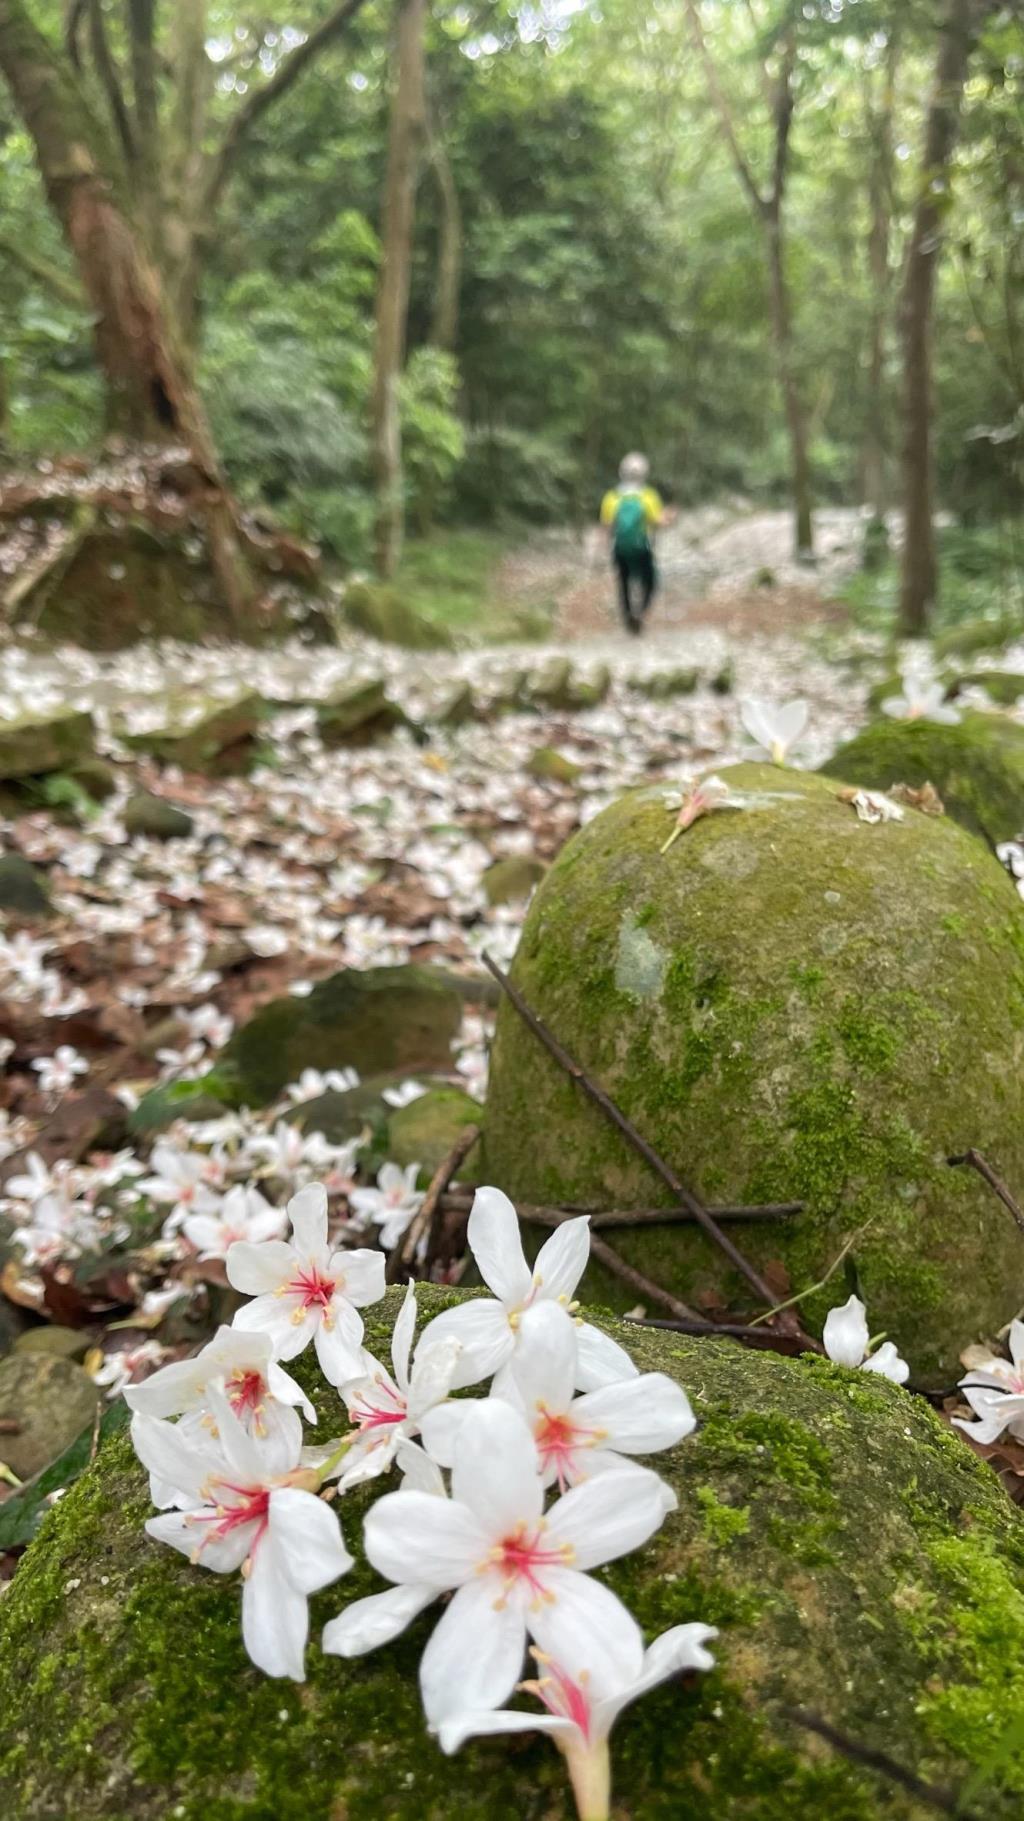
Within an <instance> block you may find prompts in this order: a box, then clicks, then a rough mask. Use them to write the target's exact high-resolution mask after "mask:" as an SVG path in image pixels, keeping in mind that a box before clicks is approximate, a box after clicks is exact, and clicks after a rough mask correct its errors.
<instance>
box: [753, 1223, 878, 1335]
mask: <svg viewBox="0 0 1024 1821" xmlns="http://www.w3.org/2000/svg"><path fill="white" fill-rule="evenodd" d="M865 1232H866V1228H865V1227H858V1228H857V1230H856V1232H855V1233H851V1234H850V1237H849V1239H848V1240H847V1241H846V1243H845V1245H844V1246H843V1247H842V1249H841V1250H840V1251H839V1252H838V1253H837V1254H836V1257H835V1258H834V1259H833V1260H832V1263H831V1264H830V1265H829V1268H828V1270H827V1271H826V1272H825V1275H824V1277H822V1278H821V1279H819V1281H818V1282H817V1283H816V1284H807V1285H806V1287H805V1288H804V1289H803V1290H798V1291H797V1293H796V1295H795V1296H790V1297H787V1299H786V1301H785V1302H784V1303H776V1305H775V1307H774V1309H766V1310H765V1312H764V1314H763V1315H755V1317H754V1320H753V1323H752V1324H751V1325H752V1326H753V1327H755V1328H756V1327H757V1326H758V1325H759V1323H761V1322H765V1321H770V1320H771V1318H772V1316H773V1315H781V1314H782V1311H783V1309H791V1308H792V1307H793V1304H794V1303H800V1302H803V1300H804V1297H805V1296H816V1295H817V1293H818V1291H819V1290H823V1289H824V1288H825V1285H826V1284H827V1283H828V1280H829V1278H830V1277H834V1276H835V1273H836V1272H837V1271H838V1269H839V1267H840V1265H841V1264H842V1262H843V1259H844V1258H845V1257H846V1254H847V1253H848V1252H849V1250H850V1248H851V1246H854V1245H856V1243H857V1241H858V1239H860V1238H861V1237H862V1236H863V1234H864V1233H865Z"/></svg>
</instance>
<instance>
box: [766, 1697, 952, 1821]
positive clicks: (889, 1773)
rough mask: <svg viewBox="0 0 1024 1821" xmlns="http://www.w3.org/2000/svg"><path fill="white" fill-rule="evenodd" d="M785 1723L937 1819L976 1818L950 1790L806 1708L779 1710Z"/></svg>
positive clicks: (783, 1708) (784, 1708)
mask: <svg viewBox="0 0 1024 1821" xmlns="http://www.w3.org/2000/svg"><path fill="white" fill-rule="evenodd" d="M779 1712H780V1713H781V1715H782V1718H783V1719H784V1720H789V1721H790V1723H791V1724H792V1725H793V1726H801V1727H803V1729H804V1731H805V1732H813V1733H817V1735H818V1738H819V1739H824V1740H825V1742H826V1744H828V1745H831V1746H832V1749H833V1750H834V1751H837V1752H838V1753H839V1754H840V1756H841V1757H843V1758H847V1759H848V1760H849V1762H850V1763H851V1764H861V1765H863V1766H864V1768H865V1769H866V1770H873V1771H875V1772H876V1773H877V1775H878V1776H880V1777H887V1778H888V1780H889V1782H890V1783H897V1784H899V1787H900V1788H901V1789H905V1790H907V1791H908V1792H909V1794H910V1795H912V1796H914V1797H916V1799H917V1801H918V1802H923V1803H924V1805H925V1807H927V1808H934V1809H936V1810H937V1811H938V1813H939V1814H940V1815H956V1816H958V1817H959V1821H977V1818H976V1817H975V1816H973V1815H971V1814H970V1813H969V1811H968V1810H967V1809H966V1808H963V1807H962V1806H961V1801H960V1797H959V1796H958V1795H956V1794H955V1793H954V1791H953V1790H951V1789H943V1788H942V1787H941V1786H940V1785H939V1784H936V1783H925V1782H924V1781H923V1779H922V1778H921V1777H917V1776H915V1775H914V1772H913V1771H912V1770H907V1769H905V1767H904V1766H903V1765H902V1764H898V1763H897V1762H896V1759H895V1758H890V1756H889V1754H888V1752H884V1751H876V1750H875V1747H874V1746H873V1745H862V1744H861V1743H860V1741H859V1740H858V1739H851V1738H848V1737H847V1735H846V1733H843V1732H840V1731H839V1729H838V1727H836V1726H830V1725H829V1722H828V1721H827V1720H823V1719H821V1718H820V1716H819V1715H818V1714H814V1713H811V1712H809V1710H808V1709H807V1708H806V1707H782V1708H780V1709H779Z"/></svg>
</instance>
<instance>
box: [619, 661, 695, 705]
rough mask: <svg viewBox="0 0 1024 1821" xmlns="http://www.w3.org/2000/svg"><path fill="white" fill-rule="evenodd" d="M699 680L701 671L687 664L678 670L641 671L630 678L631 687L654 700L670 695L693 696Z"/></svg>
mask: <svg viewBox="0 0 1024 1821" xmlns="http://www.w3.org/2000/svg"><path fill="white" fill-rule="evenodd" d="M699 682H700V671H699V670H696V669H694V668H693V667H692V666H690V665H687V666H681V667H680V668H679V669H676V670H655V671H652V672H650V673H649V674H647V675H644V674H642V673H641V674H640V675H638V676H635V677H632V678H631V679H630V688H631V689H635V690H637V691H638V693H639V694H640V695H642V696H650V698H651V700H652V701H653V702H660V701H664V700H667V698H668V697H669V696H692V695H693V692H694V690H695V689H696V687H697V685H698V683H699Z"/></svg>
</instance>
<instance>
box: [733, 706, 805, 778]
mask: <svg viewBox="0 0 1024 1821" xmlns="http://www.w3.org/2000/svg"><path fill="white" fill-rule="evenodd" d="M739 707H740V720H741V721H742V723H743V725H744V727H745V728H746V731H747V733H748V734H749V735H750V737H751V739H752V740H756V741H757V744H758V746H763V747H764V749H765V751H766V752H767V753H768V755H769V757H770V758H771V760H772V763H773V764H774V765H784V764H785V762H786V754H787V753H788V751H789V749H790V747H791V746H795V745H796V742H797V741H798V740H799V738H800V736H801V734H802V733H803V731H804V728H805V727H806V726H807V716H808V708H807V703H806V702H804V701H795V702H767V701H765V700H763V698H762V697H760V696H744V697H743V698H742V700H741V701H740V705H739Z"/></svg>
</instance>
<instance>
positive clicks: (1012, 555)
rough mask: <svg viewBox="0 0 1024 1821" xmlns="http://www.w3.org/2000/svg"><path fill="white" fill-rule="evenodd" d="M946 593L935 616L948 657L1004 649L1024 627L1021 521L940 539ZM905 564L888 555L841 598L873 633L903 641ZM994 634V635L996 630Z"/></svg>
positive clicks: (942, 534) (940, 647) (952, 532)
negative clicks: (900, 621)
mask: <svg viewBox="0 0 1024 1821" xmlns="http://www.w3.org/2000/svg"><path fill="white" fill-rule="evenodd" d="M937 551H938V562H939V593H938V606H937V610H936V616H935V631H936V633H937V634H938V640H937V645H936V650H937V652H938V653H939V654H940V655H946V654H947V653H953V652H957V653H960V654H963V655H967V654H968V653H969V652H971V651H980V650H985V649H988V648H990V647H991V648H997V647H998V646H1000V645H1005V644H1006V643H1007V642H1008V641H1009V640H1010V639H1011V638H1012V637H1014V636H1019V633H1020V631H1021V630H1022V629H1024V536H1022V534H1021V530H1020V526H1019V524H1018V523H1016V522H1015V521H1013V520H1005V521H1003V522H1001V523H994V524H989V525H986V526H983V527H971V528H966V527H964V526H960V525H949V526H946V527H944V528H943V529H942V530H940V531H939V533H938V537H937ZM899 588H900V577H899V564H898V561H897V560H896V558H894V557H886V556H884V555H883V556H882V557H881V559H880V560H879V561H877V563H876V562H874V561H872V563H871V566H870V567H865V568H864V569H862V570H861V572H860V574H858V575H856V576H854V577H853V579H852V580H851V581H849V582H847V583H845V584H844V586H843V587H842V589H841V590H840V598H841V599H842V600H843V601H844V602H845V604H846V606H847V607H848V608H849V609H850V610H851V613H852V615H853V618H854V620H855V621H856V623H857V624H858V625H860V626H863V627H864V628H865V630H867V631H871V632H883V633H889V634H892V635H895V631H896V624H897V615H898V608H899ZM989 629H990V630H989Z"/></svg>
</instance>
